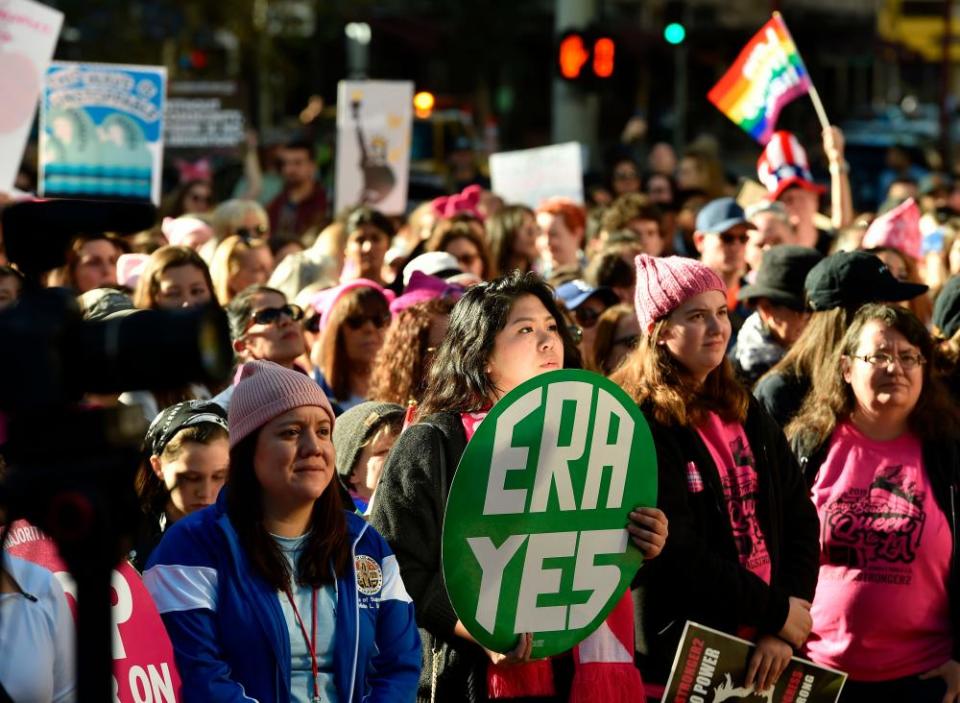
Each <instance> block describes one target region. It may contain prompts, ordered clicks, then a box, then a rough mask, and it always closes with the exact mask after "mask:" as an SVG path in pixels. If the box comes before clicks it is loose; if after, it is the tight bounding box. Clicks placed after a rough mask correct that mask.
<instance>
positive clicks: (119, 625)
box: [6, 520, 180, 703]
mask: <svg viewBox="0 0 960 703" xmlns="http://www.w3.org/2000/svg"><path fill="white" fill-rule="evenodd" d="M6 550H7V551H8V552H9V553H10V554H12V555H13V556H15V557H19V558H21V559H26V560H27V561H32V562H33V563H34V564H39V565H40V566H42V567H44V568H46V569H49V570H50V571H52V572H53V573H54V575H55V576H56V577H57V578H58V579H59V580H60V584H61V585H62V586H63V590H64V591H65V592H66V594H67V601H68V602H69V603H70V609H71V610H72V611H73V615H74V617H76V616H77V603H76V596H77V588H76V584H75V583H74V581H73V577H72V576H70V572H69V571H67V567H66V565H64V563H63V560H62V559H61V558H60V554H59V552H57V546H56V544H54V542H53V540H51V539H50V538H49V537H48V536H47V535H45V534H44V533H43V532H41V531H40V529H39V528H37V527H34V526H33V525H31V524H30V523H28V522H25V521H23V520H18V521H17V522H14V523H13V524H12V525H11V526H10V534H9V536H8V538H7V544H6ZM112 602H113V692H114V700H115V701H118V702H119V703H145V702H146V701H151V702H152V703H176V702H177V701H178V700H180V674H179V673H178V672H177V667H176V665H175V663H174V659H173V645H171V644H170V638H169V637H168V636H167V631H166V629H165V628H164V626H163V621H162V620H160V614H159V613H158V612H157V608H156V606H155V605H154V604H153V599H152V598H151V597H150V594H149V593H148V592H147V589H146V588H145V587H144V585H143V582H142V581H141V580H140V575H139V574H138V573H137V572H136V570H135V569H134V568H133V567H132V566H130V564H129V563H127V562H126V561H123V562H121V563H120V564H119V565H118V566H117V568H116V569H115V570H114V572H113V597H112ZM77 646H78V647H80V646H83V643H82V642H77Z"/></svg>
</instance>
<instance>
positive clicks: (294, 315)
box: [250, 303, 303, 325]
mask: <svg viewBox="0 0 960 703" xmlns="http://www.w3.org/2000/svg"><path fill="white" fill-rule="evenodd" d="M282 315H286V316H287V317H289V318H290V319H291V320H293V321H294V322H297V321H298V320H302V319H303V308H301V307H300V306H299V305H294V304H293V303H287V304H286V305H284V306H283V307H279V308H261V309H260V310H255V311H254V313H253V314H252V315H251V316H250V319H251V320H252V321H253V322H255V323H257V324H258V325H271V324H273V323H275V322H279V321H280V317H281V316H282Z"/></svg>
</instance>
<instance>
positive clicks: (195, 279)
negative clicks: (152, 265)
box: [155, 264, 213, 310]
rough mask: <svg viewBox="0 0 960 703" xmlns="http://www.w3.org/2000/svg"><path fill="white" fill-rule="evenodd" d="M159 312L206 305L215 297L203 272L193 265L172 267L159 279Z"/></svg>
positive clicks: (157, 305) (157, 298)
mask: <svg viewBox="0 0 960 703" xmlns="http://www.w3.org/2000/svg"><path fill="white" fill-rule="evenodd" d="M157 284H158V290H157V297H156V301H155V305H156V307H157V309H158V310H178V309H180V308H192V307H196V306H198V305H205V304H206V303H209V302H210V299H211V298H212V297H213V294H212V292H211V291H210V287H209V286H208V285H207V278H206V276H204V275H203V271H201V270H200V269H199V268H197V267H196V266H194V265H193V264H184V265H183V266H172V267H170V268H168V269H166V270H165V271H163V272H162V273H161V274H160V277H159V278H158V279H157Z"/></svg>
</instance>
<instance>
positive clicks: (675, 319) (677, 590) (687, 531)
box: [612, 254, 819, 690]
mask: <svg viewBox="0 0 960 703" xmlns="http://www.w3.org/2000/svg"><path fill="white" fill-rule="evenodd" d="M636 267H637V288H636V308H637V318H638V320H639V322H640V328H641V338H640V341H639V342H638V344H637V347H636V349H635V350H634V351H633V352H632V353H631V354H630V356H629V357H628V358H627V360H626V361H625V362H624V363H623V365H622V366H621V367H620V369H619V371H618V372H617V373H615V374H614V376H613V378H612V380H613V381H615V382H617V383H619V384H620V385H621V386H622V387H623V389H624V390H625V391H626V392H627V393H629V394H630V395H631V396H632V397H633V398H634V400H636V401H637V403H638V405H639V406H640V408H641V410H642V411H643V413H644V415H645V416H646V417H647V421H648V423H649V425H650V430H651V432H652V433H653V439H654V444H655V445H656V449H657V463H658V471H659V496H658V504H659V505H660V507H661V508H663V511H664V512H665V513H666V514H667V517H668V518H669V520H670V541H669V543H668V545H667V546H666V548H665V549H664V551H663V554H662V555H661V557H660V558H659V559H657V560H656V562H654V563H652V564H651V565H650V566H649V568H645V569H643V570H642V571H641V572H640V574H639V576H638V578H637V581H636V583H635V586H637V587H638V588H639V592H640V599H639V602H642V603H643V611H642V613H641V615H642V617H641V618H640V621H641V623H642V629H643V635H644V636H643V640H644V641H645V649H644V656H643V657H642V660H641V662H640V664H641V668H642V670H643V672H644V678H645V680H646V681H647V682H648V683H649V682H656V683H658V684H662V683H665V682H666V680H667V675H668V674H669V671H670V664H671V662H672V659H673V656H674V652H675V651H676V649H677V643H678V641H679V638H680V635H681V632H682V631H683V627H684V623H685V621H687V620H692V621H695V622H698V623H701V624H703V625H707V626H710V627H714V628H716V629H719V630H723V631H725V632H729V633H731V634H735V635H740V636H742V637H746V638H748V639H751V640H753V641H755V642H756V643H757V645H758V646H757V649H756V651H755V654H754V656H753V658H752V660H751V662H750V665H749V667H748V670H747V681H746V682H745V685H747V686H749V685H751V684H756V687H757V689H758V690H765V689H767V688H769V687H771V686H772V685H773V684H774V683H775V682H776V680H777V678H778V677H779V675H780V673H781V672H782V671H783V669H784V667H785V666H786V665H787V663H788V662H789V660H790V657H791V656H792V655H793V653H794V650H795V649H797V648H799V647H801V646H802V645H803V643H804V641H805V640H806V638H807V635H808V634H809V632H810V628H811V624H812V620H811V616H810V602H811V601H812V600H813V595H814V591H815V589H816V583H817V573H818V559H819V534H818V529H819V525H818V520H817V515H816V512H815V510H814V508H813V505H812V503H811V502H810V498H809V496H808V493H807V490H806V487H805V485H804V481H803V477H802V475H801V473H800V470H799V468H798V466H797V463H796V460H795V459H794V458H793V455H792V454H791V452H790V448H789V446H788V445H787V441H786V438H785V437H784V435H783V432H782V431H781V430H780V428H779V427H778V426H777V424H776V423H775V422H774V421H773V420H772V419H771V418H770V417H769V415H768V414H767V413H766V412H765V411H764V410H763V409H762V408H761V407H760V406H759V404H758V403H757V402H756V401H754V399H753V398H752V397H751V396H750V394H749V393H748V392H747V391H746V390H745V389H744V388H743V387H742V386H741V385H740V384H739V383H738V382H737V380H736V379H735V376H734V373H733V371H732V368H731V365H730V362H729V361H728V360H727V358H726V354H725V352H726V349H727V343H728V342H729V340H730V334H731V328H730V319H729V317H728V311H727V303H726V288H725V286H724V284H723V282H722V281H721V280H720V278H719V277H718V276H717V275H716V274H715V273H714V272H713V271H711V270H710V269H709V268H707V267H706V266H704V265H703V264H701V263H699V262H697V261H694V260H691V259H684V258H681V257H666V258H654V257H651V256H646V255H644V254H641V255H640V256H638V257H637V259H636ZM651 688H652V687H651Z"/></svg>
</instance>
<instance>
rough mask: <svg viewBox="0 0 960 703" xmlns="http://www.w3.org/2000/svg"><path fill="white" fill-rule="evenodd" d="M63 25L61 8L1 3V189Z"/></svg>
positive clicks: (12, 177)
mask: <svg viewBox="0 0 960 703" xmlns="http://www.w3.org/2000/svg"><path fill="white" fill-rule="evenodd" d="M62 25H63V13H61V12H58V11H57V10H54V9H53V8H52V7H49V6H47V5H41V4H40V3H38V2H33V1H32V0H7V1H6V2H4V3H3V4H2V5H0V95H2V96H3V99H2V100H0V191H6V192H9V191H10V190H11V189H12V188H13V184H14V182H15V181H16V179H17V171H18V170H19V168H20V161H21V159H22V158H23V148H24V146H26V143H27V137H28V136H29V134H30V125H31V124H32V123H33V115H34V113H36V111H37V98H39V97H40V90H41V88H42V87H43V74H44V71H46V70H47V66H48V65H49V64H50V59H51V58H52V57H53V49H54V47H55V46H56V45H57V37H59V36H60V27H61V26H62Z"/></svg>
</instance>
